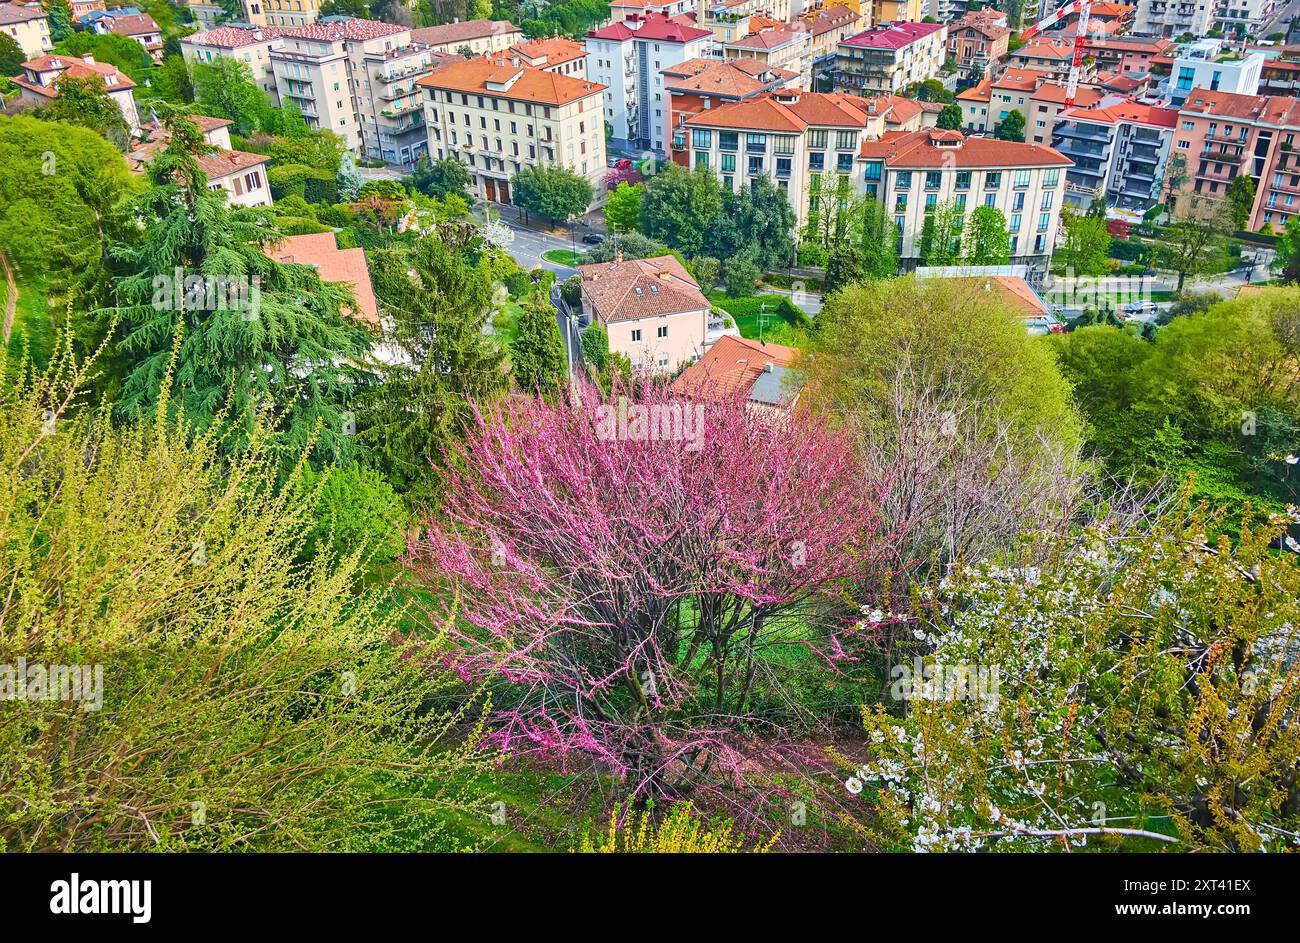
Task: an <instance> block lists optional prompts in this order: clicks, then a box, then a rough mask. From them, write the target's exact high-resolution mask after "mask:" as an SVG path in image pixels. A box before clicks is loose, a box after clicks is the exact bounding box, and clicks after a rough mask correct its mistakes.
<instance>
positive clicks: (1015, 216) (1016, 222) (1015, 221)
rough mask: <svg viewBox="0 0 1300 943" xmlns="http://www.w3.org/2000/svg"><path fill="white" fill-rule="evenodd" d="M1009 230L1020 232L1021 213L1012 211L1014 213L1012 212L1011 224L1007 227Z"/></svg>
mask: <svg viewBox="0 0 1300 943" xmlns="http://www.w3.org/2000/svg"><path fill="white" fill-rule="evenodd" d="M1007 232H1010V233H1018V232H1020V214H1019V213H1012V214H1011V224H1010V225H1009V226H1008V227H1007Z"/></svg>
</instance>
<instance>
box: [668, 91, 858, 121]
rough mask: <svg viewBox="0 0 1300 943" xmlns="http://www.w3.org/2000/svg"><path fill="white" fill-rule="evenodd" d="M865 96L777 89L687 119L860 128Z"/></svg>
mask: <svg viewBox="0 0 1300 943" xmlns="http://www.w3.org/2000/svg"><path fill="white" fill-rule="evenodd" d="M869 108H870V106H869V105H868V104H867V99H865V98H859V97H857V96H854V95H844V94H841V93H838V92H798V91H794V90H779V91H775V92H766V93H764V94H762V95H756V96H754V97H753V98H749V99H746V100H744V101H739V102H731V103H729V104H726V105H722V106H721V107H718V108H710V109H709V110H707V111H704V112H701V113H700V114H698V115H693V116H692V117H690V118H687V119H686V123H687V124H688V125H690V126H692V127H700V128H746V129H753V130H755V131H803V130H804V129H805V128H807V127H809V126H810V125H812V126H819V127H820V126H824V127H840V128H862V127H865V126H866V119H867V110H868V109H869Z"/></svg>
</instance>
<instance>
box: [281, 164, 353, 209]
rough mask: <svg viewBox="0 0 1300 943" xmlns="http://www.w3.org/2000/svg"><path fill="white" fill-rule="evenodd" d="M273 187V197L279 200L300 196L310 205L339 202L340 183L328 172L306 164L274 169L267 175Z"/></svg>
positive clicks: (288, 165) (287, 165)
mask: <svg viewBox="0 0 1300 943" xmlns="http://www.w3.org/2000/svg"><path fill="white" fill-rule="evenodd" d="M266 179H267V182H268V183H270V185H271V195H272V196H273V197H275V199H277V200H279V199H282V198H283V197H286V196H300V197H302V198H303V199H304V200H306V201H307V202H308V203H334V202H336V201H337V200H338V198H339V194H338V183H337V181H336V180H335V178H334V175H333V174H332V173H330V172H329V171H328V170H318V169H317V168H315V167H308V166H307V165H306V164H282V165H279V166H276V167H272V168H271V169H270V170H269V171H268V172H267V174H266Z"/></svg>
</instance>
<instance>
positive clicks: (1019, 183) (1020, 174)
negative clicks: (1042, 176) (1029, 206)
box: [1011, 170, 1029, 189]
mask: <svg viewBox="0 0 1300 943" xmlns="http://www.w3.org/2000/svg"><path fill="white" fill-rule="evenodd" d="M1011 185H1012V186H1013V187H1015V188H1016V189H1020V188H1021V187H1027V186H1029V171H1027V170H1017V171H1016V175H1015V178H1014V179H1013V180H1012V183H1011Z"/></svg>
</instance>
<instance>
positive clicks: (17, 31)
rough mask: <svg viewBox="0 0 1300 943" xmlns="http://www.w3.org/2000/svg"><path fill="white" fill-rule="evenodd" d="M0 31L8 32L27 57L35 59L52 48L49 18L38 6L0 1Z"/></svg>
mask: <svg viewBox="0 0 1300 943" xmlns="http://www.w3.org/2000/svg"><path fill="white" fill-rule="evenodd" d="M0 33H6V34H8V35H9V36H10V37H11V38H12V39H13V41H14V42H16V43H17V44H18V48H19V49H21V50H22V51H23V55H24V56H27V57H28V58H29V59H35V58H36V57H37V56H41V55H44V54H45V53H47V52H49V51H50V50H51V49H53V48H54V43H52V42H51V41H50V23H49V20H47V19H46V18H45V11H44V10H43V9H41V8H40V7H23V6H18V5H17V4H15V3H0ZM3 78H8V76H3Z"/></svg>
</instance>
